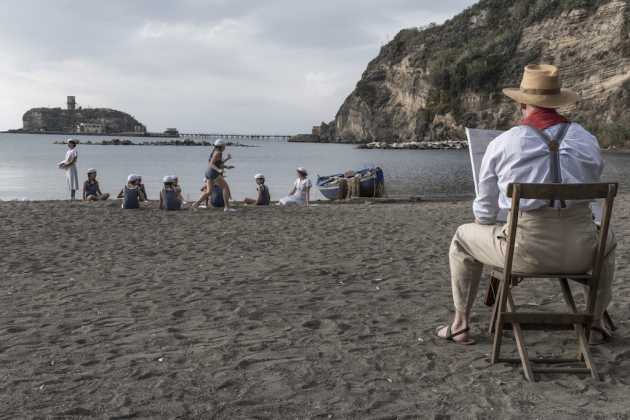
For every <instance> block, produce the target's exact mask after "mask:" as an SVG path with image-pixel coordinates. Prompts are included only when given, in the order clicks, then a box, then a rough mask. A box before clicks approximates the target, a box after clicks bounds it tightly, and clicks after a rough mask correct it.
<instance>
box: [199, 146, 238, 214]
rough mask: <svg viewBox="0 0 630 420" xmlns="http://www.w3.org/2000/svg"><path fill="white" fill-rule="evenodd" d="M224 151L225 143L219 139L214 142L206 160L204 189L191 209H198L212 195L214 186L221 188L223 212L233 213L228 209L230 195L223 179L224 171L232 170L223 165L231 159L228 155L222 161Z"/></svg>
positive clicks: (230, 167)
mask: <svg viewBox="0 0 630 420" xmlns="http://www.w3.org/2000/svg"><path fill="white" fill-rule="evenodd" d="M224 151H225V143H224V142H223V140H221V139H217V141H215V142H214V149H213V150H212V153H211V154H210V158H209V159H208V169H207V170H206V188H205V191H204V192H203V194H201V197H199V200H197V201H196V202H195V203H194V204H193V207H198V206H199V205H200V204H201V203H202V202H205V201H206V200H207V199H208V197H209V196H210V195H211V194H212V189H213V188H214V186H215V185H216V186H217V187H219V188H221V190H222V191H223V202H224V206H225V207H224V209H223V211H233V209H231V208H230V198H232V194H231V192H230V187H229V185H228V184H227V182H226V181H225V178H224V177H223V170H224V169H232V168H233V166H227V165H225V163H226V162H227V161H228V160H230V159H231V158H232V157H231V156H230V155H229V154H228V155H227V157H226V158H225V159H223V152H224Z"/></svg>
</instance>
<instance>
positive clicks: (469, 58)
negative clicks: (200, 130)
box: [316, 0, 630, 143]
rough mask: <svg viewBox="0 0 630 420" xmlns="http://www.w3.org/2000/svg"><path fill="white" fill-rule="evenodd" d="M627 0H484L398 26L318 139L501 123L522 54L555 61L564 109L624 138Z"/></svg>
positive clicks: (402, 135)
mask: <svg viewBox="0 0 630 420" xmlns="http://www.w3.org/2000/svg"><path fill="white" fill-rule="evenodd" d="M629 30H630V0H535V1H522V0H482V1H480V2H479V3H477V4H476V5H475V6H473V7H471V8H469V9H467V10H465V11H464V12H462V13H461V14H459V15H458V16H456V17H454V18H453V19H451V20H449V21H447V22H445V23H444V24H442V25H432V26H430V27H427V28H415V29H405V30H402V31H401V32H400V33H398V35H397V36H396V37H395V38H394V40H393V41H391V42H390V43H389V44H387V45H385V46H384V47H383V48H382V49H381V51H380V54H379V55H378V57H377V58H376V59H374V60H373V61H372V62H370V63H369V65H368V67H367V69H366V70H365V72H364V73H363V76H362V78H361V80H360V81H359V82H358V83H357V85H356V88H355V90H354V91H353V92H352V93H351V94H350V96H349V97H348V98H347V99H346V101H345V102H344V103H343V105H342V106H341V109H340V110H339V112H338V113H337V115H336V117H335V120H334V121H332V122H331V123H329V124H325V123H322V125H321V127H319V130H316V131H318V132H319V135H320V138H321V141H335V142H367V141H375V140H378V141H387V142H395V141H412V140H416V141H418V140H420V141H421V140H447V139H456V138H457V139H459V138H462V137H463V135H464V134H463V129H464V127H478V128H492V129H494V128H498V129H505V128H508V127H509V126H510V125H511V124H512V123H513V122H514V121H515V120H516V118H517V115H516V107H515V106H514V104H513V103H512V102H510V101H509V100H508V99H507V98H505V97H504V96H503V95H502V93H501V88H503V87H506V86H518V84H519V82H520V77H521V72H522V69H523V67H524V66H525V65H526V64H528V63H542V62H544V63H551V64H556V65H557V66H559V67H560V69H561V71H562V75H563V80H564V86H565V87H569V88H572V89H574V90H576V91H577V92H579V93H580V94H581V96H582V99H583V100H582V101H581V102H580V103H579V104H578V105H577V106H574V107H571V108H568V109H564V110H562V111H563V112H564V113H565V114H569V115H570V116H571V117H572V118H574V119H575V120H578V121H580V122H582V123H584V124H585V125H587V126H588V127H590V128H591V129H593V130H594V131H595V132H596V133H597V134H598V135H599V136H600V138H601V139H602V140H603V141H604V143H614V142H622V141H624V140H625V139H630V121H629V117H628V112H627V110H628V109H629V108H628V107H629V106H630V81H629V79H630V37H629Z"/></svg>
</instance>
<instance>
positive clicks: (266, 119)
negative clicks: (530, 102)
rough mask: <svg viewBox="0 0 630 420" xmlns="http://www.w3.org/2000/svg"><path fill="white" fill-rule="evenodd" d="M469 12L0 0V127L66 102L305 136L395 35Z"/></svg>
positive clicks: (465, 2)
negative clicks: (30, 112) (71, 99)
mask: <svg viewBox="0 0 630 420" xmlns="http://www.w3.org/2000/svg"><path fill="white" fill-rule="evenodd" d="M473 3H474V1H472V0H441V1H439V2H436V1H434V0H386V1H384V0H315V1H305V0H205V1H201V0H177V1H176V0H107V1H102V0H100V1H93V0H82V1H70V0H56V1H54V2H53V1H49V0H39V1H35V0H3V1H2V9H3V12H2V14H0V52H1V53H0V54H2V57H1V59H0V130H6V129H13V128H21V127H22V115H23V114H24V112H26V111H27V110H28V109H29V108H32V107H39V106H46V107H65V103H66V96H68V95H75V96H76V98H77V104H78V105H80V106H83V107H107V108H114V109H119V110H121V111H125V112H128V113H129V114H131V115H133V116H134V117H136V118H137V119H138V120H139V121H140V122H142V123H143V124H145V125H146V126H147V128H148V129H149V130H150V131H162V130H164V129H165V128H167V127H176V128H178V129H179V130H180V131H181V132H203V133H207V132H219V133H259V134H296V133H303V132H310V129H311V127H312V126H313V125H317V124H319V123H320V122H321V121H331V120H332V119H333V118H334V116H335V114H336V112H337V110H338V109H339V107H340V106H341V104H342V103H343V101H344V99H345V98H346V97H347V96H348V95H349V94H350V93H351V92H352V90H353V89H354V86H355V84H356V83H357V82H358V81H359V79H360V77H361V74H362V72H363V71H364V70H365V68H366V66H367V64H368V62H369V61H370V60H372V59H373V58H374V57H376V56H377V55H378V52H379V50H380V48H381V46H383V45H384V44H386V43H387V42H388V41H390V40H391V39H392V38H393V37H394V36H395V35H396V33H397V32H398V31H399V30H401V29H403V28H410V27H417V26H423V25H426V24H428V23H431V22H437V23H440V22H443V21H444V20H446V19H448V18H449V17H451V16H453V15H455V14H457V13H459V12H460V11H462V10H463V9H465V8H466V7H468V6H470V5H471V4H473Z"/></svg>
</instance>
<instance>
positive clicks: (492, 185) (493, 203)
mask: <svg viewBox="0 0 630 420" xmlns="http://www.w3.org/2000/svg"><path fill="white" fill-rule="evenodd" d="M499 154H500V151H499V150H497V147H496V143H495V141H493V142H492V143H490V145H489V146H488V149H487V150H486V153H485V154H484V156H483V159H482V161H481V169H480V170H479V185H478V188H479V194H478V195H477V197H476V198H475V201H474V202H473V213H474V214H475V218H476V219H477V220H478V221H479V222H480V223H481V224H484V225H491V224H494V223H495V222H496V219H497V214H498V213H499V193H500V192H499V184H498V176H497V172H496V164H497V161H498V159H499Z"/></svg>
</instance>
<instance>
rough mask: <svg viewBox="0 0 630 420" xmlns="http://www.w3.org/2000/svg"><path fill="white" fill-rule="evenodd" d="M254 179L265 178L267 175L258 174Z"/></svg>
mask: <svg viewBox="0 0 630 420" xmlns="http://www.w3.org/2000/svg"><path fill="white" fill-rule="evenodd" d="M254 179H265V176H264V175H263V174H256V175H255V176H254Z"/></svg>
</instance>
